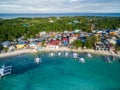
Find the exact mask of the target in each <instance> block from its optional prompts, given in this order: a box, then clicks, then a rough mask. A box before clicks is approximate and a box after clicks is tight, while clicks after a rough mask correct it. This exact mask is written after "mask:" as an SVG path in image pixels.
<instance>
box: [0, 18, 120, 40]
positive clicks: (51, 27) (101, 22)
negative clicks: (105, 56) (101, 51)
mask: <svg viewBox="0 0 120 90" xmlns="http://www.w3.org/2000/svg"><path fill="white" fill-rule="evenodd" d="M50 21H53V22H50ZM91 26H94V29H95V30H97V29H102V30H104V29H116V28H117V27H120V18H118V17H85V16H84V17H82V16H75V17H60V18H57V17H46V18H16V19H0V42H2V41H5V40H10V41H13V40H14V39H16V38H18V37H20V36H23V35H24V36H26V37H35V36H36V34H38V33H39V32H40V31H47V32H50V31H60V32H62V31H64V30H68V31H72V30H74V29H81V30H84V31H86V32H90V31H91ZM25 33H26V34H25Z"/></svg>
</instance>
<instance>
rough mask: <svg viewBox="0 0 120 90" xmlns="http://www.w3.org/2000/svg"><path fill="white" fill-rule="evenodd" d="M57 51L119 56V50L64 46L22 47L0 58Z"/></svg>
mask: <svg viewBox="0 0 120 90" xmlns="http://www.w3.org/2000/svg"><path fill="white" fill-rule="evenodd" d="M58 51H68V52H69V51H73V52H86V53H91V54H97V55H113V56H116V57H120V52H119V53H118V54H115V53H113V52H112V53H111V52H109V51H100V50H99V51H95V50H93V49H83V50H82V49H69V48H66V47H62V48H57V49H50V48H42V49H41V50H40V51H37V50H35V49H22V50H16V51H12V52H7V53H1V54H0V58H2V57H8V56H15V55H19V54H24V53H37V52H58Z"/></svg>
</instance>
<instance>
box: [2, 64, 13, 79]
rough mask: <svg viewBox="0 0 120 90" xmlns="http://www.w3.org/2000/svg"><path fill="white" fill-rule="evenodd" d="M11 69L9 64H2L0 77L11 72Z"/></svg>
mask: <svg viewBox="0 0 120 90" xmlns="http://www.w3.org/2000/svg"><path fill="white" fill-rule="evenodd" d="M11 71H12V65H10V66H5V65H3V66H2V67H1V68H0V79H1V78H2V77H3V76H5V75H8V74H11Z"/></svg>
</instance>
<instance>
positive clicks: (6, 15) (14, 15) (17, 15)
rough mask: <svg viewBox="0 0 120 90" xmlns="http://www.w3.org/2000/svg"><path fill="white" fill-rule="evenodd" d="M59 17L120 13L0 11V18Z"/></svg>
mask: <svg viewBox="0 0 120 90" xmlns="http://www.w3.org/2000/svg"><path fill="white" fill-rule="evenodd" d="M53 16H54V17H61V16H102V17H120V13H38V14H36V13H0V18H2V19H12V18H20V17H21V18H25V17H27V18H33V17H53Z"/></svg>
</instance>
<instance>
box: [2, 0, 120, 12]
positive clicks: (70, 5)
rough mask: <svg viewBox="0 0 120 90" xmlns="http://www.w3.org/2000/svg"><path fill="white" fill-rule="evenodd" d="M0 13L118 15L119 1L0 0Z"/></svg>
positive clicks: (119, 9)
mask: <svg viewBox="0 0 120 90" xmlns="http://www.w3.org/2000/svg"><path fill="white" fill-rule="evenodd" d="M0 13H120V0H0Z"/></svg>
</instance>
